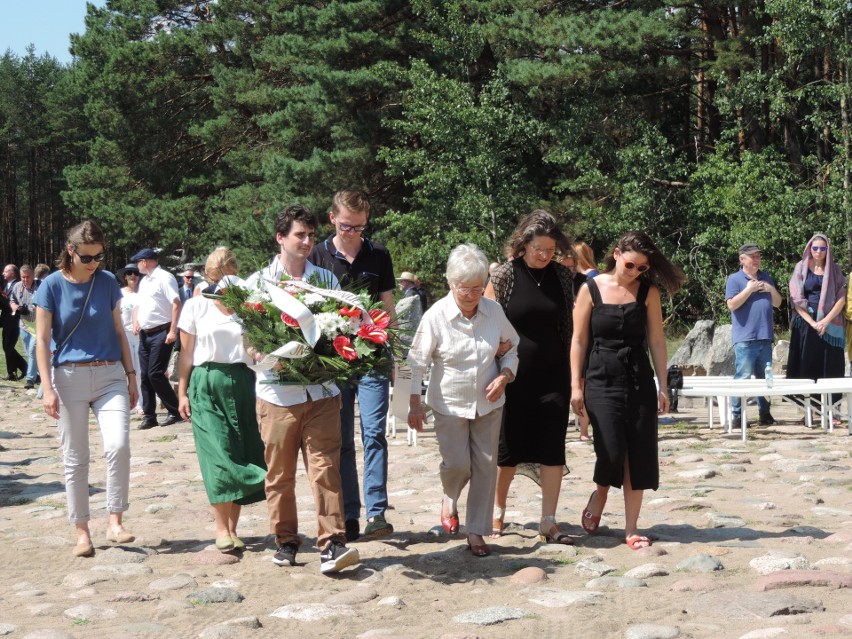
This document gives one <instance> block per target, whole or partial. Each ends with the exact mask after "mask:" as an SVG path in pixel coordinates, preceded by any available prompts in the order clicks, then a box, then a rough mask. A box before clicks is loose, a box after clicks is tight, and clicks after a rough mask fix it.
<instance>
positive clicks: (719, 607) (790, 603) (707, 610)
mask: <svg viewBox="0 0 852 639" xmlns="http://www.w3.org/2000/svg"><path fill="white" fill-rule="evenodd" d="M823 610H824V607H823V605H822V603H821V602H820V601H817V600H816V599H810V598H807V597H799V596H796V595H793V594H789V593H786V592H774V591H773V592H743V591H731V590H724V591H716V592H709V593H705V594H702V595H698V596H697V597H696V598H695V599H693V600H692V602H690V603H689V604H688V605H687V606H686V612H688V613H689V614H694V615H700V616H710V617H718V618H722V619H732V620H733V619H736V620H753V619H755V618H758V619H769V618H770V617H777V616H782V615H783V616H786V615H800V614H806V613H811V612H821V611H823Z"/></svg>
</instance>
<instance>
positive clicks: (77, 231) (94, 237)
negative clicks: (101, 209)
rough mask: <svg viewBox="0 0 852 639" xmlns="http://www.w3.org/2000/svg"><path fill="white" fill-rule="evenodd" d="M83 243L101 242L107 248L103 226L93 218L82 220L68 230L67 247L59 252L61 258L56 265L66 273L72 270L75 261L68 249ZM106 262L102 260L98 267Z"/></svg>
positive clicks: (101, 266)
mask: <svg viewBox="0 0 852 639" xmlns="http://www.w3.org/2000/svg"><path fill="white" fill-rule="evenodd" d="M81 244H100V245H101V246H103V247H104V250H106V236H105V235H104V232H103V231H102V230H101V227H100V226H98V225H97V224H95V223H94V222H93V221H92V220H86V221H85V222H81V223H80V224H78V225H77V226H74V227H72V228H71V229H70V230H69V231H68V239H67V240H65V247H64V248H63V249H62V253H60V254H59V259H57V260H56V266H58V267H59V269H60V270H63V271H65V272H66V273H67V272H68V271H70V270H71V263H72V261H73V259H72V257H71V255H69V254H68V249H69V248H73V249H76V248H77V247H78V246H80V245H81ZM103 267H104V263H103V262H101V263H100V264H99V265H98V268H103Z"/></svg>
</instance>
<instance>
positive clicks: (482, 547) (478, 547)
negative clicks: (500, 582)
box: [467, 537, 491, 557]
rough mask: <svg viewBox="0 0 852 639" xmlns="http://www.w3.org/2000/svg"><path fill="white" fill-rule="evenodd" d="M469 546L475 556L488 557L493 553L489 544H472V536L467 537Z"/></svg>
mask: <svg viewBox="0 0 852 639" xmlns="http://www.w3.org/2000/svg"><path fill="white" fill-rule="evenodd" d="M467 547H468V550H470V554H471V555H473V556H474V557H487V556H488V555H490V554H491V549H490V548H489V547H488V544H484V543H483V544H472V543H470V537H468V538H467Z"/></svg>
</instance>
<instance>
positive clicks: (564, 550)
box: [534, 544, 579, 557]
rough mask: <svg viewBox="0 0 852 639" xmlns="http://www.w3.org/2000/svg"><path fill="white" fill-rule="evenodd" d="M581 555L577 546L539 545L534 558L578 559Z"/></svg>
mask: <svg viewBox="0 0 852 639" xmlns="http://www.w3.org/2000/svg"><path fill="white" fill-rule="evenodd" d="M578 554H579V551H578V550H577V547H576V546H568V545H566V544H539V545H538V546H537V547H536V549H535V553H534V556H536V557H553V556H559V557H576V556H577V555H578Z"/></svg>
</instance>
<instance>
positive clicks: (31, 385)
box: [24, 381, 35, 390]
mask: <svg viewBox="0 0 852 639" xmlns="http://www.w3.org/2000/svg"><path fill="white" fill-rule="evenodd" d="M34 388H35V384H34V383H33V382H30V381H27V383H26V384H24V390H32V389H34Z"/></svg>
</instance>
